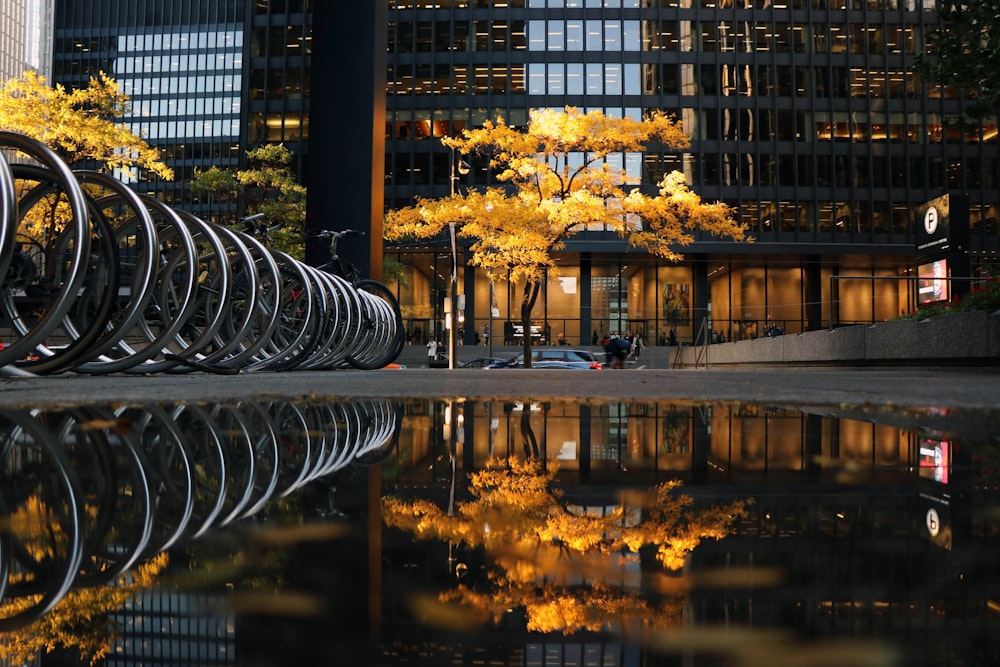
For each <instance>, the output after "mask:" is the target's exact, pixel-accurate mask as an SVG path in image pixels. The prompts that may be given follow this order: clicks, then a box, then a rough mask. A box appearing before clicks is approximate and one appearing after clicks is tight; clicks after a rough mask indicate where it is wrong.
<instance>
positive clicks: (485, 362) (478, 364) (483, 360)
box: [459, 357, 504, 368]
mask: <svg viewBox="0 0 1000 667" xmlns="http://www.w3.org/2000/svg"><path fill="white" fill-rule="evenodd" d="M503 361H504V360H503V359H500V358H499V357H478V358H476V359H473V360H472V361H466V362H465V363H464V364H462V365H461V366H459V368H486V367H487V366H491V365H493V364H502V363H503Z"/></svg>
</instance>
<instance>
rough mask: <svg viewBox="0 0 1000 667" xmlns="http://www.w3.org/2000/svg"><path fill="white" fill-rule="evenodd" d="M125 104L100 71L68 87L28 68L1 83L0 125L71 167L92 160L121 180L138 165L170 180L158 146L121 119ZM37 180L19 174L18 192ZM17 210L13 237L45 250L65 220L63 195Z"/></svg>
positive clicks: (127, 103)
mask: <svg viewBox="0 0 1000 667" xmlns="http://www.w3.org/2000/svg"><path fill="white" fill-rule="evenodd" d="M129 107H130V99H129V97H128V95H126V94H125V93H123V92H122V91H121V90H120V89H119V87H118V83H117V82H116V81H115V80H114V79H112V78H111V77H109V76H107V75H105V74H103V73H102V74H101V75H100V76H98V77H91V79H90V81H89V84H88V85H87V87H85V88H78V89H72V90H69V89H66V88H65V87H63V86H59V85H56V86H51V85H49V83H48V82H47V81H46V79H45V77H41V76H39V75H38V74H36V73H35V72H32V71H27V72H25V73H24V74H22V75H21V76H20V77H19V78H12V79H7V80H5V81H2V82H0V130H4V131H8V132H17V133H20V134H23V135H26V136H28V137H31V138H32V139H35V140H37V141H39V142H41V143H43V144H45V145H46V146H48V147H49V148H50V149H52V150H53V151H55V153H56V154H57V155H58V156H59V157H60V158H61V159H62V160H63V161H64V162H66V163H67V164H69V165H70V166H80V165H86V166H89V167H91V168H94V167H95V165H96V167H97V168H102V169H107V170H110V171H112V172H117V173H119V174H120V175H121V177H122V178H124V179H126V180H133V179H136V178H139V177H140V173H139V171H140V170H145V171H146V172H148V173H149V174H152V175H154V176H156V177H159V178H163V179H165V180H170V179H172V178H173V171H172V170H171V169H170V167H168V166H167V165H166V163H164V162H163V161H162V160H161V159H160V154H159V151H157V149H155V148H153V147H151V146H150V145H149V144H147V143H146V141H145V140H144V139H143V138H142V137H140V136H138V135H136V134H134V133H133V132H132V131H131V130H130V129H129V127H128V126H127V125H125V124H124V123H123V122H122V120H121V119H122V118H124V117H125V115H126V114H127V113H128V111H129ZM37 184H38V183H37V182H36V181H35V180H34V179H32V178H21V179H19V180H18V183H17V187H18V189H19V191H20V192H21V193H23V192H26V191H28V190H30V189H31V188H33V187H35V186H37ZM18 213H19V215H20V223H19V226H18V241H19V242H21V243H30V244H32V245H37V246H39V247H40V248H41V252H43V253H45V254H46V255H48V254H49V252H50V249H51V246H52V244H53V243H54V240H55V239H56V238H57V237H58V235H59V234H60V233H61V231H62V229H63V228H64V227H65V224H66V222H67V220H68V216H69V209H68V207H67V206H66V205H65V198H64V197H61V196H59V195H49V196H47V197H44V198H42V199H41V200H40V201H38V202H36V203H35V204H34V206H32V207H31V208H30V209H29V210H20V211H19V212H18Z"/></svg>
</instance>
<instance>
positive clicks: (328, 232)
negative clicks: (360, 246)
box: [312, 229, 365, 239]
mask: <svg viewBox="0 0 1000 667" xmlns="http://www.w3.org/2000/svg"><path fill="white" fill-rule="evenodd" d="M355 235H357V236H364V235H365V233H364V232H363V231H361V230H360V229H345V230H343V231H339V232H338V231H336V230H333V229H321V230H319V231H318V232H316V233H315V234H313V235H312V238H321V239H339V238H343V237H345V236H355Z"/></svg>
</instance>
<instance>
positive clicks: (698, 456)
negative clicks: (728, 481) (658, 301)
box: [691, 292, 712, 484]
mask: <svg viewBox="0 0 1000 667" xmlns="http://www.w3.org/2000/svg"><path fill="white" fill-rule="evenodd" d="M696 294H697V292H696ZM691 422H692V424H693V426H694V428H693V429H692V443H691V481H692V482H693V483H695V484H704V483H705V480H706V479H707V478H708V456H709V453H710V452H711V451H712V429H711V425H712V409H711V408H705V409H704V410H699V409H697V408H691Z"/></svg>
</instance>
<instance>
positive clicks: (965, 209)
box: [948, 193, 972, 298]
mask: <svg viewBox="0 0 1000 667" xmlns="http://www.w3.org/2000/svg"><path fill="white" fill-rule="evenodd" d="M948 200H949V208H950V210H949V214H948V226H949V230H948V236H949V245H950V247H951V252H950V253H949V255H948V272H949V273H950V274H951V277H952V278H959V280H953V281H952V284H951V287H952V293H953V294H954V295H955V296H957V297H959V298H961V297H963V296H965V295H967V294H968V293H969V287H970V284H969V281H968V280H961V279H962V278H970V277H972V263H971V261H970V260H969V195H966V194H958V193H951V194H950V195H949V196H948Z"/></svg>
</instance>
